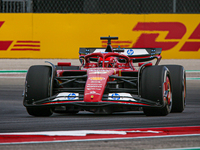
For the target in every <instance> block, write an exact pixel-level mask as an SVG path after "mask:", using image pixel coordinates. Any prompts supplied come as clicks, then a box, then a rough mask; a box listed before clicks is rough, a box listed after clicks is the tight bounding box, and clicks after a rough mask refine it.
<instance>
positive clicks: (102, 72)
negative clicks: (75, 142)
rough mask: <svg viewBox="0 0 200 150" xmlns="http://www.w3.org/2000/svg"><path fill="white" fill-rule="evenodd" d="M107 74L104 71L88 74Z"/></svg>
mask: <svg viewBox="0 0 200 150" xmlns="http://www.w3.org/2000/svg"><path fill="white" fill-rule="evenodd" d="M106 73H108V72H106V71H96V72H90V73H89V74H106Z"/></svg>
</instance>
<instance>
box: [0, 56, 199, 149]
mask: <svg viewBox="0 0 200 150" xmlns="http://www.w3.org/2000/svg"><path fill="white" fill-rule="evenodd" d="M1 61H2V62H1ZM44 61H45V60H32V59H30V60H28V59H22V60H18V59H5V60H4V61H3V60H0V62H1V64H3V65H1V66H0V103H1V105H0V149H1V150H4V149H22V150H25V149H30V150H32V149H49V150H51V149H61V150H62V149H63V150H64V149H74V150H75V149H76V150H77V149H81V150H82V149H88V150H90V149H91V150H93V149H99V150H101V149H102V150H103V149H115V150H116V149H117V150H121V149H195V150H196V149H200V116H199V114H200V109H199V108H200V65H199V64H200V61H199V60H164V61H161V62H162V64H180V65H183V66H184V68H185V70H186V79H187V80H186V84H187V97H186V103H187V105H186V108H185V110H184V111H183V113H170V114H169V115H167V116H164V117H159V116H156V117H147V116H145V115H144V114H143V112H142V111H141V112H140V111H136V112H124V113H114V114H112V115H95V114H93V113H90V112H79V113H78V114H76V115H68V114H55V113H54V114H53V115H52V116H51V117H32V116H30V115H28V113H27V112H26V109H25V107H24V106H23V104H22V99H23V98H22V93H23V90H24V82H25V76H26V72H27V70H28V68H29V67H30V66H31V65H38V64H42V65H43V64H45V63H44ZM48 61H49V60H48ZM59 61H61V62H62V61H65V62H66V61H70V62H72V65H73V64H74V65H77V64H78V61H77V60H50V62H53V63H54V64H56V63H57V62H59Z"/></svg>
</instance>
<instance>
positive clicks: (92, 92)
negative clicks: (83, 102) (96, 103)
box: [85, 91, 100, 95]
mask: <svg viewBox="0 0 200 150" xmlns="http://www.w3.org/2000/svg"><path fill="white" fill-rule="evenodd" d="M88 94H93V95H100V94H99V93H97V92H95V91H90V93H86V94H85V95H88Z"/></svg>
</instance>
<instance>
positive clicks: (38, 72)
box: [24, 65, 53, 116]
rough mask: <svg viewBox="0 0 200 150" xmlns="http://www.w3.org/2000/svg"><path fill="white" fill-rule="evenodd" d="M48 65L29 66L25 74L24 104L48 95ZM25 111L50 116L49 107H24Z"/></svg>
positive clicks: (49, 77)
mask: <svg viewBox="0 0 200 150" xmlns="http://www.w3.org/2000/svg"><path fill="white" fill-rule="evenodd" d="M50 79H51V67H50V66H40V65H39V66H31V67H30V68H29V70H28V73H27V76H26V90H25V96H24V104H25V103H28V104H29V103H32V102H36V101H38V100H41V99H44V98H47V97H49V96H50V84H51V83H50V81H51V80H50ZM26 110H27V112H28V113H29V114H30V115H32V116H51V115H52V114H53V111H52V108H51V107H42V106H40V107H34V106H31V107H26Z"/></svg>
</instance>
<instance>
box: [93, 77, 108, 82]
mask: <svg viewBox="0 0 200 150" xmlns="http://www.w3.org/2000/svg"><path fill="white" fill-rule="evenodd" d="M89 79H90V80H100V81H101V80H105V78H103V77H90V78H89Z"/></svg>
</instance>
